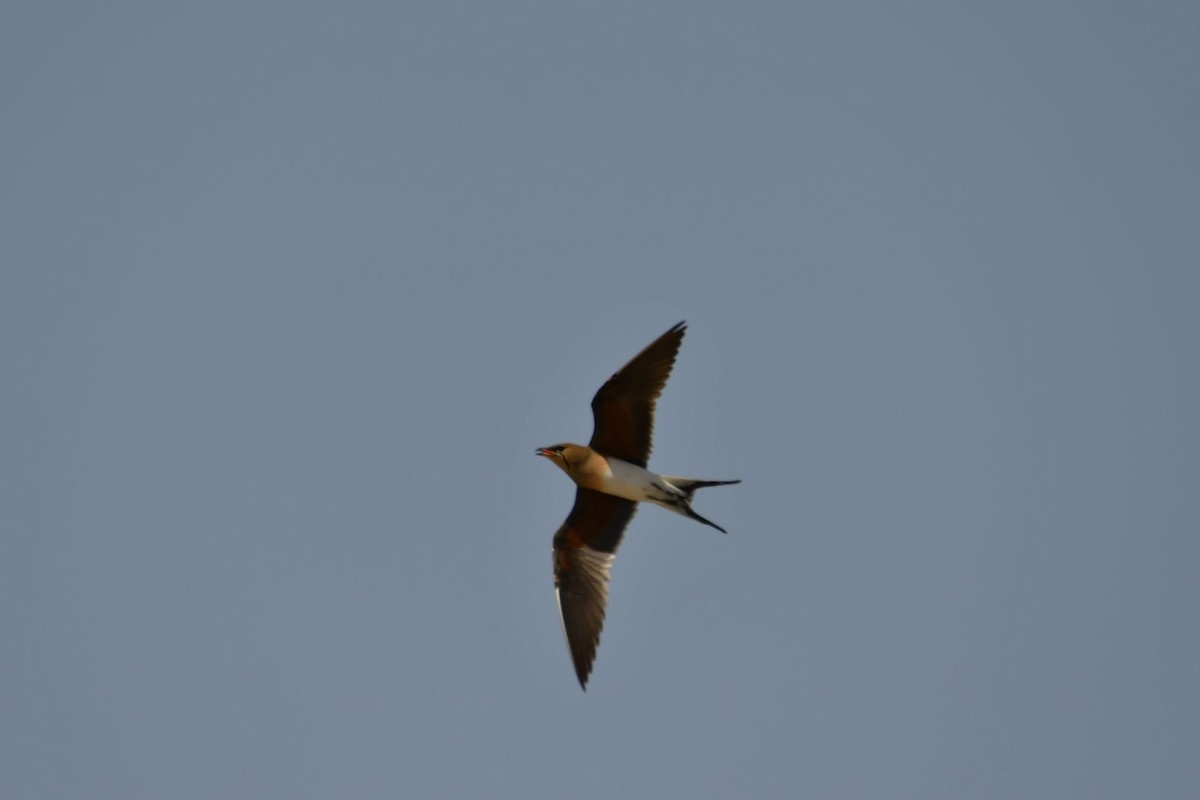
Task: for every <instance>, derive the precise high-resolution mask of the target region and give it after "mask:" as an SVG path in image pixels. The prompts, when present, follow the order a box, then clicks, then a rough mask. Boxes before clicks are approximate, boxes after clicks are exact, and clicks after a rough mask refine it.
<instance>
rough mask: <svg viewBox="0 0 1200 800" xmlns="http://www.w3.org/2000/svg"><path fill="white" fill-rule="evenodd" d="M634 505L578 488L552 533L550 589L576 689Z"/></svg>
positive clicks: (591, 653)
mask: <svg viewBox="0 0 1200 800" xmlns="http://www.w3.org/2000/svg"><path fill="white" fill-rule="evenodd" d="M636 510H637V503H634V502H632V501H630V500H622V499H621V498H619V497H613V496H612V495H610V494H602V493H601V492H595V491H592V490H591V489H584V488H582V487H581V488H579V489H577V490H576V492H575V505H574V507H572V508H571V513H570V514H569V515H567V521H566V522H564V523H563V524H562V527H560V528H559V529H558V533H556V534H554V588H555V593H556V594H557V595H558V610H559V612H560V613H561V614H562V623H563V632H564V633H565V634H566V635H567V647H568V648H570V650H571V661H572V662H573V663H574V664H575V675H576V676H577V677H578V678H579V685H580V686H582V687H583V688H584V689H585V690H586V689H587V680H588V675H590V674H591V672H592V662H593V661H595V660H596V648H597V647H598V646H599V645H600V630H601V629H602V628H603V627H604V609H605V607H606V606H607V605H608V573H609V571H610V569H611V568H612V562H613V559H614V558H616V552H617V547H618V545H620V544H621V534H623V533H624V532H625V526H626V525H628V524H629V520H630V519H632V518H633V512H634V511H636Z"/></svg>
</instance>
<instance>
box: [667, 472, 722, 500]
mask: <svg viewBox="0 0 1200 800" xmlns="http://www.w3.org/2000/svg"><path fill="white" fill-rule="evenodd" d="M662 478H663V480H664V481H666V482H667V483H669V484H671V485H672V486H674V487H675V488H676V489H678V490H679V491H681V492H683V493H684V494H685V495H687V499H688V500H691V499H692V495H693V494H695V493H696V490H697V489H707V488H708V487H709V486H731V485H733V484H735V483H741V480H736V481H702V480H699V479H697V478H681V477H679V476H678V475H663V476H662Z"/></svg>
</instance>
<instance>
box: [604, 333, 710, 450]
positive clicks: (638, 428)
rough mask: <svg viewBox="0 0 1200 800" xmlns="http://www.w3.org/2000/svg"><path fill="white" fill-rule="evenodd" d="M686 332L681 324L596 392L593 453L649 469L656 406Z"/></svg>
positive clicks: (660, 338) (661, 337)
mask: <svg viewBox="0 0 1200 800" xmlns="http://www.w3.org/2000/svg"><path fill="white" fill-rule="evenodd" d="M686 329H687V323H684V322H680V323H679V324H678V325H676V326H674V327H673V328H671V329H670V330H669V331H667V332H666V333H664V334H663V335H662V336H660V337H658V338H657V339H655V340H654V342H653V343H651V344H650V346H649V347H647V348H646V349H645V350H643V351H642V352H640V353H638V354H637V355H636V356H634V358H633V360H632V361H630V362H629V363H628V364H626V365H625V366H624V367H622V368H621V369H620V371H619V372H617V374H615V375H613V376H612V377H611V378H609V379H608V382H607V383H605V384H604V385H603V386H601V387H600V391H598V392H596V396H595V397H593V398H592V416H593V417H595V420H596V428H595V431H594V432H593V433H592V441H591V443H590V444H591V447H592V449H593V450H596V451H598V452H600V453H602V454H604V455H606V456H616V457H617V458H619V459H621V460H622V461H628V462H629V463H631V464H637V465H638V466H639V467H645V466H646V462H647V461H648V460H649V458H650V446H651V438H652V436H653V434H654V404H655V401H656V400H657V399H658V396H659V395H660V394H662V390H663V387H664V386H666V385H667V378H669V377H670V376H671V368H672V367H673V366H675V356H676V355H677V354H678V353H679V345H680V343H681V342H682V341H683V333H684V331H685V330H686Z"/></svg>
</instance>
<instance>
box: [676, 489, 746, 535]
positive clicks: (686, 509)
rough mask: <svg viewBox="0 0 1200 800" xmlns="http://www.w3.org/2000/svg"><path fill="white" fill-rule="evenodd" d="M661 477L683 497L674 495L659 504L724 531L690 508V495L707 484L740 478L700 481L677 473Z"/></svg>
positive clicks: (723, 531)
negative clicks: (682, 476)
mask: <svg viewBox="0 0 1200 800" xmlns="http://www.w3.org/2000/svg"><path fill="white" fill-rule="evenodd" d="M662 479H663V480H664V481H666V482H667V483H669V484H671V485H672V486H674V487H675V488H676V489H678V490H679V491H680V492H682V493H683V497H675V498H673V499H672V500H669V501H666V502H660V505H662V506H664V507H666V508H669V509H671V510H672V511H675V512H677V513H679V514H683V515H684V516H685V517H687V518H688V519H694V520H696V522H701V523H704V524H705V525H707V526H708V527H710V528H716V529H717V530H719V531H720V532H721V533H725V529H724V528H722V527H721V526H720V525H718V524H717V523H715V522H713V521H712V520H708V519H705V518H704V517H702V516H700V515H699V514H697V513H696V512H695V511H693V510H692V495H693V494H695V492H696V490H697V489H705V488H708V487H709V486H730V485H732V484H735V483H741V481H740V480H737V481H702V480H697V479H696V478H681V477H679V476H678V475H663V476H662Z"/></svg>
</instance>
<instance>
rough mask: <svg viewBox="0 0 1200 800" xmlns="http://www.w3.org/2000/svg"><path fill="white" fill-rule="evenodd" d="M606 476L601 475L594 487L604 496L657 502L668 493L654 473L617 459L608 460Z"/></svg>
mask: <svg viewBox="0 0 1200 800" xmlns="http://www.w3.org/2000/svg"><path fill="white" fill-rule="evenodd" d="M607 461H608V474H606V475H601V476H600V480H599V481H598V482H597V483H598V484H599V485H598V486H597V487H596V488H597V489H599V490H600V491H602V492H604V493H605V494H611V495H615V496H617V497H623V498H625V499H626V500H635V501H641V500H652V501H653V500H659V499H661V498H662V497H663V495H664V494H667V493H668V490H667V488H666V486H665V485H664V483H663V480H662V478H660V477H659V476H658V475H656V474H655V473H653V472H651V471H650V470H648V469H644V468H642V467H639V466H638V465H637V464H630V463H629V462H628V461H622V460H620V459H619V458H609V459H607Z"/></svg>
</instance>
